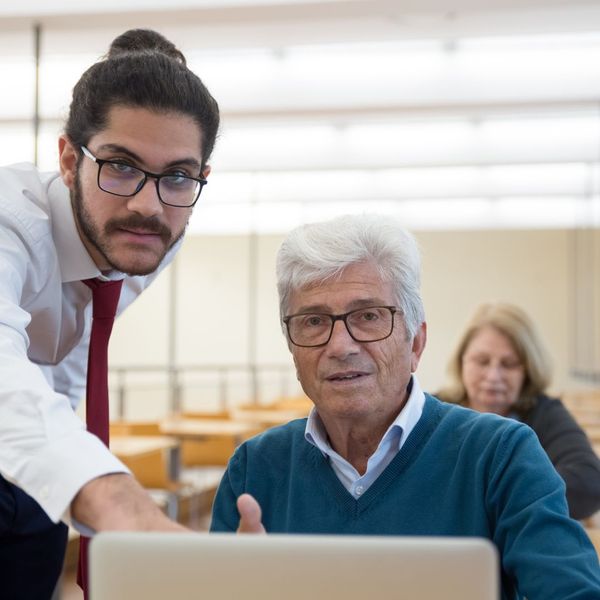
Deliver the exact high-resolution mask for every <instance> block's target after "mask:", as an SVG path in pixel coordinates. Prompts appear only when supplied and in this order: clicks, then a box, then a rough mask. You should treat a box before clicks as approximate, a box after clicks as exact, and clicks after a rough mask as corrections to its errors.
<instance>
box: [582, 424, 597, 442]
mask: <svg viewBox="0 0 600 600" xmlns="http://www.w3.org/2000/svg"><path fill="white" fill-rule="evenodd" d="M583 430H584V431H585V433H586V434H587V436H588V437H589V438H590V441H591V442H592V444H593V445H598V444H600V425H588V426H587V427H584V428H583Z"/></svg>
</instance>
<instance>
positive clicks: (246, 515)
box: [237, 494, 266, 533]
mask: <svg viewBox="0 0 600 600" xmlns="http://www.w3.org/2000/svg"><path fill="white" fill-rule="evenodd" d="M237 509H238V512H239V513H240V525H239V527H238V533H266V532H265V528H264V526H263V524H262V522H261V518H262V511H261V509H260V505H259V504H258V502H257V501H256V500H255V499H254V498H253V497H252V496H251V495H250V494H242V495H241V496H240V497H239V498H238V499H237Z"/></svg>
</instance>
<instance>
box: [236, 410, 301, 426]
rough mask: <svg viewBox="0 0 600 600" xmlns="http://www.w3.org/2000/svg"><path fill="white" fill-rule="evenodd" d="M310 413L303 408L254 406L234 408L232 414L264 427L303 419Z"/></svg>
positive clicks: (238, 418)
mask: <svg viewBox="0 0 600 600" xmlns="http://www.w3.org/2000/svg"><path fill="white" fill-rule="evenodd" d="M307 415H308V413H307V412H306V410H303V409H277V408H252V409H233V410H232V411H231V416H232V417H233V418H234V419H235V420H237V421H243V422H246V423H255V424H256V425H262V426H264V427H272V426H273V425H283V424H284V423H288V422H289V421H293V420H294V419H302V418H304V417H306V416H307Z"/></svg>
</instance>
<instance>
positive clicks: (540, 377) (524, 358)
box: [439, 302, 552, 413]
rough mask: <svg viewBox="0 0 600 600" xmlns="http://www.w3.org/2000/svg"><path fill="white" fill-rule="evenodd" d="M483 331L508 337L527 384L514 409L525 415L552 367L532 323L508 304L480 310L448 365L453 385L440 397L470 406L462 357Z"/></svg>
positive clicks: (542, 389) (487, 306)
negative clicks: (463, 377)
mask: <svg viewBox="0 0 600 600" xmlns="http://www.w3.org/2000/svg"><path fill="white" fill-rule="evenodd" d="M484 327H492V328H494V329H496V330H497V331H499V332H500V333H501V334H503V335H504V336H506V337H507V338H508V340H509V341H510V343H511V344H512V346H513V348H514V350H515V352H516V353H517V356H518V357H519V360H520V361H521V362H522V364H523V366H524V368H525V380H524V381H523V387H522V388H521V393H520V394H519V398H518V399H517V402H516V403H515V405H514V409H515V410H516V411H517V412H520V413H523V412H526V411H527V410H529V409H530V408H531V407H532V406H533V405H534V404H535V398H536V397H537V396H538V395H539V394H541V393H543V392H544V391H545V390H546V388H547V387H548V385H549V384H550V380H551V377H552V374H551V373H552V366H551V361H550V357H549V355H548V353H547V351H546V349H545V348H544V346H543V344H542V341H541V339H540V336H539V334H538V331H537V329H536V327H535V325H534V324H533V321H532V320H531V319H530V318H529V317H528V316H527V314H526V313H525V312H524V311H523V310H521V309H520V308H519V307H517V306H514V305H512V304H507V303H501V302H498V303H490V304H482V305H481V306H479V308H477V310H476V311H475V313H474V315H473V316H472V317H471V320H470V321H469V323H468V324H467V327H466V329H465V331H464V333H463V334H462V336H461V338H460V340H459V342H458V344H457V346H456V349H455V350H454V352H453V354H452V356H451V358H450V362H449V363H448V375H449V377H450V384H449V385H448V387H447V388H446V389H444V390H442V391H441V392H440V394H439V396H440V397H441V398H442V399H443V400H446V401H448V402H455V403H457V404H462V405H464V406H468V404H469V399H468V398H467V392H466V389H465V386H464V383H463V380H462V361H463V356H464V354H465V351H466V349H467V346H468V345H469V344H470V342H471V340H472V339H473V337H474V336H475V335H476V334H477V333H478V332H479V331H480V330H481V329H483V328H484Z"/></svg>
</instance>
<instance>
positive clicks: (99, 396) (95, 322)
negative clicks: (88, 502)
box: [77, 279, 123, 598]
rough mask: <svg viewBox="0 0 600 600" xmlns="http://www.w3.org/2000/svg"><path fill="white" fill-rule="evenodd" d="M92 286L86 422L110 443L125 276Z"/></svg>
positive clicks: (83, 548) (82, 566)
mask: <svg viewBox="0 0 600 600" xmlns="http://www.w3.org/2000/svg"><path fill="white" fill-rule="evenodd" d="M83 283H85V284H86V285H87V286H88V287H89V288H90V289H91V290H92V334H91V336H90V350H89V354H88V368H87V385H86V394H85V395H86V400H85V411H86V422H87V429H88V431H89V432H90V433H93V434H94V435H97V436H98V437H99V438H100V439H101V440H102V441H103V442H104V443H105V444H106V446H107V447H108V340H109V339H110V332H111V331H112V326H113V323H114V320H115V314H116V312H117V304H118V303H119V295H120V293H121V284H122V283H123V281H122V280H119V281H101V280H99V279H86V280H85V281H83ZM88 542H89V538H87V537H84V536H81V538H80V542H79V570H78V572H77V583H79V585H80V586H81V588H82V589H83V595H84V598H87V584H88V562H87V558H88V557H87V550H88Z"/></svg>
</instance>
